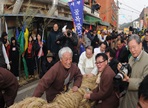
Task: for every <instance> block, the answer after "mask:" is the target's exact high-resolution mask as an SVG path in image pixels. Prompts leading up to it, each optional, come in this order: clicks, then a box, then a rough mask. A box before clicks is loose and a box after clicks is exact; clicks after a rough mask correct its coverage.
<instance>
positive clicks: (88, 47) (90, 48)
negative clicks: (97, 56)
mask: <svg viewBox="0 0 148 108" xmlns="http://www.w3.org/2000/svg"><path fill="white" fill-rule="evenodd" d="M87 49H89V50H92V53H94V48H93V46H90V45H88V46H87V47H86V50H87Z"/></svg>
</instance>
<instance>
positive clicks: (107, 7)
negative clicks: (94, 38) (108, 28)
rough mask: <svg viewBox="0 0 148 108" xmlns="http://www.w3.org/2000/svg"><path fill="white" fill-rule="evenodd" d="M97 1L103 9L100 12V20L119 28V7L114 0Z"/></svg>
mask: <svg viewBox="0 0 148 108" xmlns="http://www.w3.org/2000/svg"><path fill="white" fill-rule="evenodd" d="M96 1H97V2H98V3H100V5H101V8H100V10H99V12H100V18H101V19H102V20H103V21H105V22H108V23H110V24H111V25H112V26H114V27H117V6H116V4H115V2H114V0H96Z"/></svg>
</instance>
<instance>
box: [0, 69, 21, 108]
mask: <svg viewBox="0 0 148 108" xmlns="http://www.w3.org/2000/svg"><path fill="white" fill-rule="evenodd" d="M18 87H19V85H18V82H17V79H16V77H15V76H14V75H13V74H12V73H11V72H10V71H8V70H6V69H4V68H2V67H0V108H4V106H5V104H6V107H9V106H11V105H12V104H13V103H14V99H15V97H16V95H17V91H18Z"/></svg>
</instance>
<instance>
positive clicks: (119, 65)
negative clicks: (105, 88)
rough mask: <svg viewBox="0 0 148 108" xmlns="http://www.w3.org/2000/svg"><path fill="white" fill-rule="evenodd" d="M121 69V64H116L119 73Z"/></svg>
mask: <svg viewBox="0 0 148 108" xmlns="http://www.w3.org/2000/svg"><path fill="white" fill-rule="evenodd" d="M121 67H122V64H121V63H118V65H117V69H118V70H119V71H120V69H121Z"/></svg>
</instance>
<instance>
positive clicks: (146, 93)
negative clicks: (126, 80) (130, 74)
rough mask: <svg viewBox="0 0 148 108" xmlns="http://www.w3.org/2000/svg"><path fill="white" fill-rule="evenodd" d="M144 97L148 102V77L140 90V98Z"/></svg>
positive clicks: (141, 84)
mask: <svg viewBox="0 0 148 108" xmlns="http://www.w3.org/2000/svg"><path fill="white" fill-rule="evenodd" d="M141 96H142V97H143V98H144V100H148V75H147V76H146V77H145V78H144V79H143V81H142V82H141V83H140V86H139V89H138V98H140V97H141Z"/></svg>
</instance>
